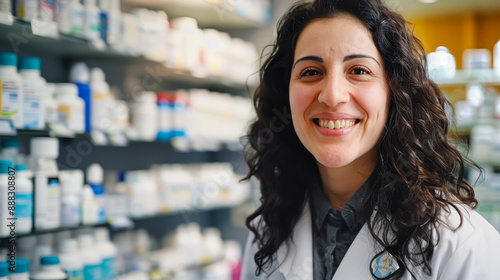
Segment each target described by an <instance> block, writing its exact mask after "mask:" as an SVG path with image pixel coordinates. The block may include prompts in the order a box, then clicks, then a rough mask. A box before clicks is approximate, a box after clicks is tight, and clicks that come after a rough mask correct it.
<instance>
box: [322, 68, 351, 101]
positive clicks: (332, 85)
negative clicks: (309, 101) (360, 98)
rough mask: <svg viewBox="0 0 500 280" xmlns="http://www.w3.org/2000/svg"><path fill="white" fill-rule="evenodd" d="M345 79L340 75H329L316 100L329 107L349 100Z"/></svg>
mask: <svg viewBox="0 0 500 280" xmlns="http://www.w3.org/2000/svg"><path fill="white" fill-rule="evenodd" d="M350 98H351V97H350V94H349V91H348V84H347V81H346V80H345V79H344V78H343V76H342V75H338V74H337V75H329V76H327V77H326V79H325V80H324V86H323V88H322V89H321V92H320V94H319V96H318V101H319V102H320V103H324V104H325V105H327V106H329V107H335V106H337V105H339V104H342V103H347V102H348V101H349V100H350Z"/></svg>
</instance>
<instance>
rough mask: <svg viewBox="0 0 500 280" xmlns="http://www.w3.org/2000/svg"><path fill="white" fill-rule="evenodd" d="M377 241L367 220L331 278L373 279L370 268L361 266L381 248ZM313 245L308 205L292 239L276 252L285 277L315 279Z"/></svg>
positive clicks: (290, 278) (297, 279)
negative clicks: (372, 235)
mask: <svg viewBox="0 0 500 280" xmlns="http://www.w3.org/2000/svg"><path fill="white" fill-rule="evenodd" d="M374 243H375V242H374V240H373V238H372V237H371V235H370V232H369V229H368V226H367V224H366V223H365V224H364V225H363V227H362V228H361V230H360V232H359V233H358V235H357V236H356V238H355V239H354V241H353V243H352V244H351V246H350V247H349V249H348V250H347V253H346V255H345V256H344V259H343V260H342V262H341V263H340V266H339V268H338V269H337V271H336V273H335V275H334V277H333V279H332V280H343V279H372V278H371V277H372V276H371V273H370V271H369V269H368V267H366V268H364V267H360V265H368V264H369V263H370V261H371V259H372V258H373V256H375V254H376V252H377V251H378V250H380V248H377V245H375V244H374ZM312 246H313V240H312V224H311V211H310V209H309V205H308V204H306V206H305V208H304V211H303V213H302V216H301V217H300V219H299V221H298V222H297V224H296V225H295V228H294V235H293V241H287V242H284V243H283V244H281V246H280V247H279V249H278V252H277V260H278V261H277V264H278V265H279V271H280V272H281V274H282V275H283V276H284V278H285V279H286V280H313V257H312V252H313V247H312ZM370 249H371V250H370Z"/></svg>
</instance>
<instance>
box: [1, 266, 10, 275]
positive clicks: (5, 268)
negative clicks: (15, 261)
mask: <svg viewBox="0 0 500 280" xmlns="http://www.w3.org/2000/svg"><path fill="white" fill-rule="evenodd" d="M8 274H9V266H8V265H7V263H6V262H0V277H5V276H7V275H8Z"/></svg>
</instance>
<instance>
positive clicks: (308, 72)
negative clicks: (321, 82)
mask: <svg viewBox="0 0 500 280" xmlns="http://www.w3.org/2000/svg"><path fill="white" fill-rule="evenodd" d="M317 75H321V73H320V72H319V71H318V70H315V69H306V70H304V71H302V72H301V73H300V76H301V77H309V76H317Z"/></svg>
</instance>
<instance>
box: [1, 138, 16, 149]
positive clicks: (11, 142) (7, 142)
mask: <svg viewBox="0 0 500 280" xmlns="http://www.w3.org/2000/svg"><path fill="white" fill-rule="evenodd" d="M2 148H3V149H5V148H19V141H18V140H17V139H2Z"/></svg>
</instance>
